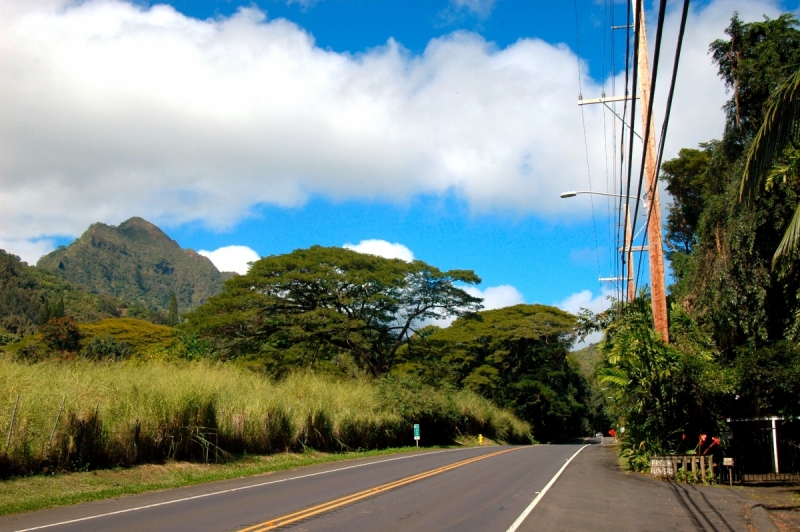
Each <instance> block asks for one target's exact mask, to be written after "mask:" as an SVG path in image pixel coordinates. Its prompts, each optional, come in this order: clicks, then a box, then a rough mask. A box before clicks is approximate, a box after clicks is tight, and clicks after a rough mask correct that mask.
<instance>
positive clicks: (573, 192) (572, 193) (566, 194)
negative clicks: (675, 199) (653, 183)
mask: <svg viewBox="0 0 800 532" xmlns="http://www.w3.org/2000/svg"><path fill="white" fill-rule="evenodd" d="M578 194H591V195H593V196H611V197H612V198H627V199H636V200H639V201H641V202H642V203H643V204H644V208H645V209H646V208H647V200H646V199H644V198H637V197H636V196H624V195H622V194H612V193H610V192H595V191H593V190H568V191H566V192H562V193H561V197H562V198H574V197H575V196H577V195H578Z"/></svg>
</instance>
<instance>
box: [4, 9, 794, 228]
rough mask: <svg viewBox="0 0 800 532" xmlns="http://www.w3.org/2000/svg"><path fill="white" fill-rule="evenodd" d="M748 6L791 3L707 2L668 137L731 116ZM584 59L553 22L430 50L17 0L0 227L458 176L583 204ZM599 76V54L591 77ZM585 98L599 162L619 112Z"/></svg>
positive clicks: (687, 135) (81, 224) (188, 215)
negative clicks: (608, 126)
mask: <svg viewBox="0 0 800 532" xmlns="http://www.w3.org/2000/svg"><path fill="white" fill-rule="evenodd" d="M454 2H455V4H456V5H461V6H462V7H464V8H470V9H489V8H490V7H491V5H492V2H491V1H487V0H454ZM735 9H738V10H739V11H740V12H741V15H742V18H743V19H745V20H755V19H759V18H760V17H761V14H762V13H767V14H768V15H770V16H775V15H777V14H778V13H779V12H780V10H779V8H778V4H777V3H776V2H772V1H767V0H712V1H711V2H710V3H709V4H707V5H704V6H702V7H693V8H692V17H691V18H690V20H689V25H688V28H687V38H686V39H687V40H686V46H685V51H684V56H683V59H682V64H681V72H680V81H679V84H678V89H677V94H676V102H675V107H674V115H673V117H672V120H671V126H670V128H671V133H670V139H671V140H670V151H669V152H668V154H667V155H668V156H671V154H674V152H675V151H676V150H677V148H678V147H681V146H692V145H694V144H696V143H697V142H699V141H703V140H707V139H709V138H712V137H714V136H718V135H719V133H720V132H721V127H722V113H721V111H720V106H721V105H722V103H723V102H724V100H725V98H726V95H725V92H724V88H723V86H722V84H721V82H720V81H719V80H718V79H717V77H716V74H715V71H716V70H715V69H714V68H713V66H712V65H711V61H710V58H709V56H708V54H707V48H708V43H709V42H710V41H711V40H712V39H713V38H716V37H719V36H722V30H723V29H724V27H725V26H726V25H727V23H728V20H729V18H730V15H731V13H732V12H733V11H734V10H735ZM677 18H678V14H677V13H676V12H671V13H670V14H669V18H668V28H670V31H673V32H674V30H675V28H676V26H677ZM652 20H654V18H653V17H652V16H651V21H652ZM667 55H669V54H667ZM577 68H578V59H577V58H576V57H575V55H574V54H573V53H572V52H571V51H570V49H569V48H568V47H567V46H565V45H562V44H549V43H547V42H544V41H541V40H538V39H523V40H520V41H518V42H516V43H514V44H512V45H510V46H508V47H506V48H503V49H498V48H496V47H495V46H493V45H492V44H490V43H487V42H486V41H484V40H483V39H482V38H481V37H480V36H478V35H475V34H471V33H464V32H459V33H454V34H451V35H448V36H445V37H442V38H439V39H434V40H432V41H431V42H430V43H429V44H428V46H427V48H426V50H425V51H424V53H423V54H422V55H420V56H413V55H411V54H409V53H408V52H406V51H405V50H403V48H402V46H401V45H399V44H398V43H396V42H394V41H393V40H389V41H388V42H387V44H386V45H385V46H383V47H379V48H377V49H373V50H370V51H368V52H365V53H361V54H344V53H336V52H332V51H329V50H323V49H321V48H319V47H317V46H316V45H315V43H314V40H313V38H312V37H311V36H310V35H309V34H308V33H306V32H305V31H304V30H303V29H302V28H299V27H298V26H296V25H295V24H293V23H291V22H288V21H286V20H282V19H277V20H267V19H266V18H265V15H264V14H263V13H262V12H260V11H258V10H257V9H256V8H247V9H242V10H240V11H239V12H238V13H237V14H236V15H234V16H232V17H229V18H225V17H221V18H217V19H209V20H197V19H192V18H189V17H186V16H184V15H182V14H180V13H179V12H177V11H175V10H174V9H173V8H171V7H169V6H166V5H155V6H152V7H146V6H141V5H135V4H131V3H126V2H123V1H121V0H84V1H76V0H75V1H72V0H26V1H25V2H2V3H0V116H2V117H3V119H2V120H0V238H3V239H5V240H6V241H9V240H11V239H16V240H20V239H37V238H41V237H47V236H53V235H78V234H80V233H81V232H83V231H84V230H85V229H86V227H87V226H88V225H89V224H90V223H93V222H96V221H101V222H105V223H111V224H118V223H119V222H121V221H122V220H125V219H127V218H128V217H130V216H133V215H136V216H143V217H145V218H147V219H149V220H154V221H156V222H157V223H167V224H180V223H185V222H190V221H199V222H201V223H204V224H206V225H208V226H210V227H214V228H225V227H230V226H232V225H233V224H235V223H237V222H238V221H239V220H241V219H242V218H243V217H246V216H248V215H249V213H250V212H252V209H253V208H254V207H255V206H257V205H258V204H260V203H270V204H275V205H282V206H296V205H301V204H302V203H303V202H304V201H306V200H307V199H308V198H309V196H311V195H320V196H324V197H328V198H332V199H343V198H360V199H367V200H369V199H373V198H382V199H389V200H396V201H401V200H404V199H408V198H409V197H411V196H414V195H416V194H438V195H442V194H453V195H455V196H457V197H459V198H461V199H463V200H464V201H466V202H467V203H468V204H469V205H470V206H471V208H472V209H473V211H476V212H482V211H495V210H503V211H512V212H514V211H516V212H518V213H523V214H524V213H534V214H538V215H544V216H567V215H569V216H575V215H576V210H579V209H584V211H583V213H578V215H586V214H588V209H589V205H588V202H574V201H573V202H565V201H558V200H557V194H558V193H559V192H561V191H563V190H565V189H578V188H586V186H587V183H586V167H585V160H584V156H583V153H582V146H583V144H584V142H583V129H582V127H581V121H580V120H581V118H580V109H579V108H578V106H577V105H576V99H577V94H578V86H577V79H576V76H575V72H576V70H577ZM662 68H663V70H662V71H663V72H668V68H667V67H665V66H662ZM599 92H600V85H599V84H597V83H595V82H593V81H592V80H591V79H589V78H588V76H587V75H586V74H585V71H584V85H583V93H584V95H585V96H586V97H591V96H597V95H599ZM665 92H666V91H661V93H659V94H658V95H657V97H659V98H663V96H665V94H664V93H665ZM659 108H663V105H660V106H659ZM584 112H585V113H586V125H587V131H588V133H589V139H588V145H589V149H590V153H589V158H590V161H591V164H592V173H593V175H602V174H604V170H605V167H604V164H605V151H604V141H603V122H602V112H603V111H602V109H601V108H600V107H598V106H590V107H586V108H584ZM489 176H490V177H489Z"/></svg>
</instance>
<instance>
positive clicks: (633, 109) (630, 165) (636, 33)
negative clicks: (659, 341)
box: [620, 0, 642, 282]
mask: <svg viewBox="0 0 800 532" xmlns="http://www.w3.org/2000/svg"><path fill="white" fill-rule="evenodd" d="M641 16H642V0H636V12H635V13H634V26H633V27H634V32H633V38H634V42H633V80H632V82H631V89H632V92H633V95H632V99H631V123H630V127H629V143H628V184H627V186H626V187H625V191H626V192H625V194H626V196H627V198H625V205H626V208H627V209H628V212H630V196H631V178H632V176H633V137H634V135H633V132H634V127H635V124H634V120H635V116H636V86H637V85H636V84H637V80H638V77H639V68H638V67H637V65H638V64H639V37H640V35H639V23H640V20H641ZM628 20H630V7H628ZM626 61H627V59H626ZM626 90H627V87H626ZM626 103H627V100H626ZM621 201H622V198H620V202H621ZM637 201H638V199H637ZM620 205H621V203H620ZM620 210H621V209H620ZM631 242H633V241H631ZM631 245H632V244H631ZM627 256H628V250H627V249H625V246H623V253H622V262H623V264H624V263H625V257H627ZM630 266H631V265H628V267H630ZM628 282H630V281H628Z"/></svg>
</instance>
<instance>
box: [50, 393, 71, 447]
mask: <svg viewBox="0 0 800 532" xmlns="http://www.w3.org/2000/svg"><path fill="white" fill-rule="evenodd" d="M66 402H67V396H66V395H65V396H64V398H63V399H62V400H61V408H59V409H58V415H56V421H55V423H53V430H52V431H51V432H50V439H49V440H48V442H47V450H48V451H49V450H50V447H51V446H52V445H53V438H54V437H55V435H56V427H58V420H59V419H61V412H63V411H64V403H66Z"/></svg>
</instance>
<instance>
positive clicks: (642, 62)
mask: <svg viewBox="0 0 800 532" xmlns="http://www.w3.org/2000/svg"><path fill="white" fill-rule="evenodd" d="M631 2H632V3H633V4H634V17H635V18H634V20H636V19H637V18H638V20H639V27H638V28H636V34H637V37H638V39H637V40H638V42H639V50H638V55H639V61H638V62H639V64H638V65H637V66H638V68H639V73H638V78H639V98H640V103H641V107H642V109H641V110H642V134H644V133H645V132H648V130H649V132H648V135H647V138H646V139H644V150H645V159H644V176H645V180H646V185H647V193H646V196H647V199H648V203H649V205H648V207H649V210H650V218H649V220H650V223H649V224H648V226H647V238H648V240H649V241H650V244H649V246H648V247H649V252H650V297H651V301H652V307H653V328H654V329H655V330H656V331H657V332H658V333H659V334H660V335H661V338H662V339H663V340H664V342H669V323H668V321H667V290H666V286H665V283H664V246H663V243H662V240H661V204H660V202H659V200H658V182H657V181H656V179H657V178H656V174H657V170H658V169H657V168H656V162H657V161H656V132H655V125H654V120H653V117H652V116H648V112H647V111H648V108H649V107H650V97H651V95H652V92H651V91H652V87H650V59H649V56H648V53H647V29H646V26H645V23H644V9H641V12H640V13H637V12H638V11H639V10H640V8H643V5H642V4H643V0H631ZM648 119H649V121H650V123H649V127H648ZM629 265H630V263H629Z"/></svg>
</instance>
